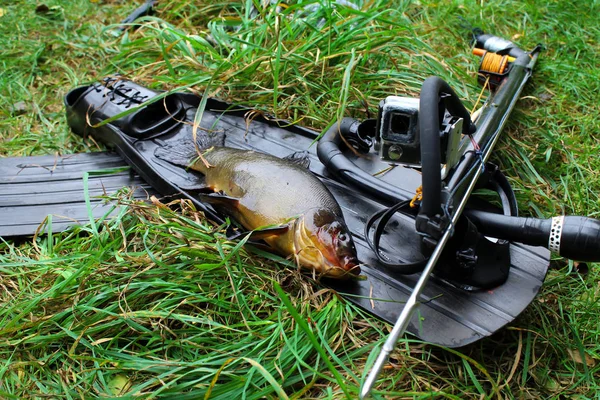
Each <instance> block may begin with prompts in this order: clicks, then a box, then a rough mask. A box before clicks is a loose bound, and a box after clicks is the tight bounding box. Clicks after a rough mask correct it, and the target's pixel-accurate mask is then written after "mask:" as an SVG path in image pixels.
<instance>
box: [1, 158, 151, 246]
mask: <svg viewBox="0 0 600 400" xmlns="http://www.w3.org/2000/svg"><path fill="white" fill-rule="evenodd" d="M119 168H128V165H127V164H126V163H125V162H124V161H123V159H122V158H121V157H119V156H118V155H117V154H114V153H104V152H102V153H84V154H69V155H66V156H35V157H11V158H0V237H2V238H4V239H8V238H12V237H18V236H31V235H33V234H34V233H35V232H36V230H37V229H38V227H39V226H40V224H41V223H42V222H43V221H44V220H45V219H46V217H47V216H48V215H52V231H53V232H60V231H62V230H65V229H66V228H67V227H69V226H71V225H73V224H78V223H84V222H86V221H88V220H89V216H88V208H87V206H86V204H85V191H84V183H83V174H84V173H85V172H91V171H101V170H111V169H119ZM123 187H132V188H135V190H134V197H135V198H138V199H146V198H147V197H148V196H149V195H151V194H155V193H156V192H155V191H154V189H152V188H151V187H150V186H149V185H148V184H147V183H145V182H143V181H142V180H141V179H140V178H139V177H138V176H136V175H135V174H134V173H133V172H132V170H131V169H130V168H128V170H125V171H121V172H117V173H110V174H103V175H90V176H89V178H88V196H89V199H90V205H91V210H92V215H93V217H94V218H100V217H102V216H104V215H105V214H106V213H107V212H109V211H110V209H111V207H112V204H108V203H106V202H105V200H104V199H102V198H100V197H99V196H103V195H104V194H114V193H115V192H116V191H117V190H120V189H122V188H123ZM114 212H116V211H113V213H114Z"/></svg>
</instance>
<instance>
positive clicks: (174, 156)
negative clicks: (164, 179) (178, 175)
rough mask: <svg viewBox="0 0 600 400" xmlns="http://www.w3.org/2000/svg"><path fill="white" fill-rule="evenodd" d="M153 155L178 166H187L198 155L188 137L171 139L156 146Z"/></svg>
mask: <svg viewBox="0 0 600 400" xmlns="http://www.w3.org/2000/svg"><path fill="white" fill-rule="evenodd" d="M154 155H155V156H156V157H158V158H160V159H161V160H165V161H168V162H170V163H171V164H175V165H179V166H180V167H189V166H190V164H191V163H192V162H193V161H194V159H195V158H196V157H197V156H198V154H197V153H196V147H195V146H194V142H193V141H192V140H190V139H183V140H177V141H172V142H169V143H168V144H166V145H164V146H160V147H157V148H156V150H154Z"/></svg>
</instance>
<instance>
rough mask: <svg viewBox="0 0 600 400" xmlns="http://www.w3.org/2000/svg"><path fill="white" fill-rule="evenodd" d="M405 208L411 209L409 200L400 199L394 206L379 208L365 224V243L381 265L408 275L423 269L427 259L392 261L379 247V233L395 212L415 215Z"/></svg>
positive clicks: (412, 216)
mask: <svg viewBox="0 0 600 400" xmlns="http://www.w3.org/2000/svg"><path fill="white" fill-rule="evenodd" d="M405 209H409V210H411V211H412V209H411V208H410V200H405V201H401V202H400V203H398V204H396V205H395V206H392V207H390V208H384V209H383V210H380V211H378V212H376V213H375V214H373V215H372V216H371V218H369V220H368V221H367V223H366V224H365V240H366V241H367V244H368V245H369V247H370V248H371V250H373V253H375V255H376V256H377V259H378V260H379V262H380V263H381V265H383V266H384V267H386V268H388V269H391V270H393V272H396V273H399V274H404V275H408V274H414V273H417V272H421V271H423V268H424V267H425V264H426V263H427V259H425V260H421V261H416V262H392V261H391V260H390V259H389V257H388V256H385V255H383V253H382V252H381V250H380V249H379V240H380V239H381V235H383V231H384V229H385V227H386V225H387V224H388V222H389V221H390V219H391V218H392V216H393V215H394V214H395V213H397V212H400V213H402V214H404V215H407V216H409V217H411V218H414V217H415V213H414V212H408V211H405ZM373 226H374V227H375V232H374V233H373V240H371V238H370V237H369V231H370V230H371V228H372V227H373Z"/></svg>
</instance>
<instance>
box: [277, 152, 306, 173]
mask: <svg viewBox="0 0 600 400" xmlns="http://www.w3.org/2000/svg"><path fill="white" fill-rule="evenodd" d="M283 159H284V160H286V161H288V162H291V163H292V164H295V165H297V166H299V167H302V168H306V169H308V167H310V157H309V155H308V151H306V150H304V151H297V152H295V153H292V154H290V155H287V156H285V157H283Z"/></svg>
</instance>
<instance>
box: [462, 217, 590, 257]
mask: <svg viewBox="0 0 600 400" xmlns="http://www.w3.org/2000/svg"><path fill="white" fill-rule="evenodd" d="M464 215H466V216H467V217H468V218H469V219H470V220H471V221H472V222H473V223H474V224H475V225H476V226H477V229H478V230H479V232H480V233H482V234H484V235H488V236H492V237H495V238H498V239H505V240H510V241H513V242H519V243H523V244H528V245H532V246H544V247H547V248H548V249H550V250H552V251H553V252H555V253H557V254H559V255H560V256H562V257H566V258H569V259H571V260H577V261H588V262H600V220H597V219H594V218H588V217H579V216H559V217H554V218H548V219H538V218H523V217H509V216H507V215H501V214H492V213H488V212H483V211H478V210H471V209H467V210H465V211H464Z"/></svg>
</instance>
